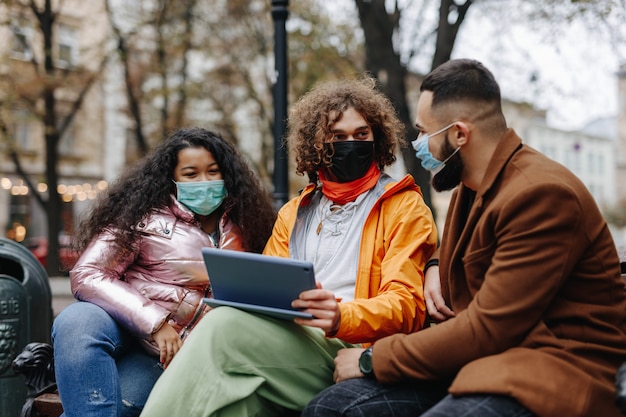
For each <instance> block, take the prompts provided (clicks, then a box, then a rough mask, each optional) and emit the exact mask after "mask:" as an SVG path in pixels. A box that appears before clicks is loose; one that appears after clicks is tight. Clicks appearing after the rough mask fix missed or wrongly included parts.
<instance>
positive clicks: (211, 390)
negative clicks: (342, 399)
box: [141, 307, 354, 417]
mask: <svg viewBox="0 0 626 417" xmlns="http://www.w3.org/2000/svg"><path fill="white" fill-rule="evenodd" d="M353 346H354V345H351V344H349V343H346V342H343V341H341V340H339V339H329V338H326V337H325V336H324V332H323V331H322V330H320V329H317V328H312V327H307V326H299V325H297V324H294V323H292V322H290V321H287V320H279V319H273V318H269V317H266V316H262V315H253V314H249V313H245V312H243V311H240V310H236V309H233V308H230V307H218V308H216V309H214V310H212V311H211V312H210V313H209V314H207V315H206V316H205V317H204V318H203V319H202V320H201V321H200V323H198V325H197V326H196V327H195V328H194V330H193V331H192V332H191V334H190V336H189V337H188V338H187V340H186V341H185V344H184V345H183V348H182V349H181V350H180V351H179V352H178V354H177V355H176V356H175V358H174V360H173V361H172V363H171V364H170V366H169V367H168V368H167V369H166V370H165V372H164V373H163V375H162V376H161V377H160V378H159V380H158V381H157V383H156V385H155V386H154V388H153V389H152V392H151V394H150V397H149V399H148V402H147V404H146V406H145V407H144V409H143V412H142V414H141V416H142V417H161V416H162V417H172V416H185V417H209V416H211V417H245V416H268V417H269V416H272V417H273V416H278V415H280V414H281V411H285V409H290V410H302V409H303V408H304V406H305V405H306V404H307V403H308V402H309V401H310V400H311V399H312V398H313V396H315V395H316V394H317V393H318V392H320V391H321V390H322V389H324V388H326V387H328V386H330V385H331V384H333V371H334V363H333V360H334V358H335V355H336V352H337V351H338V350H339V349H342V348H345V347H353Z"/></svg>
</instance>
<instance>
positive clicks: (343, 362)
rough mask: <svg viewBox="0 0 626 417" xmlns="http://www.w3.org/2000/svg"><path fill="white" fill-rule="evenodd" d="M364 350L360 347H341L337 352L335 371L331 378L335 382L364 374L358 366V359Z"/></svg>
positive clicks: (361, 376) (360, 376)
mask: <svg viewBox="0 0 626 417" xmlns="http://www.w3.org/2000/svg"><path fill="white" fill-rule="evenodd" d="M364 350H365V349H362V348H350V349H341V350H340V351H338V352H337V357H335V373H334V374H333V379H334V381H335V382H336V383H337V382H341V381H345V380H346V379H350V378H363V377H364V376H365V375H363V373H362V372H361V368H360V367H359V359H360V358H361V353H363V351H364Z"/></svg>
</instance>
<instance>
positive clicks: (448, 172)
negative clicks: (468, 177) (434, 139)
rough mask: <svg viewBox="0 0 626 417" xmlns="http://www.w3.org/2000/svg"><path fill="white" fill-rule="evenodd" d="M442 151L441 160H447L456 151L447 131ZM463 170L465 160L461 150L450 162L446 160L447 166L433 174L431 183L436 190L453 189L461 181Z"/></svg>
mask: <svg viewBox="0 0 626 417" xmlns="http://www.w3.org/2000/svg"><path fill="white" fill-rule="evenodd" d="M442 151H443V158H442V159H441V160H445V159H446V158H447V157H449V156H450V155H452V152H454V151H455V149H454V148H453V147H452V146H451V145H450V144H449V143H448V134H447V133H446V140H445V142H444V143H443V149H442ZM462 172H463V160H462V159H461V154H460V152H457V153H456V154H455V155H454V156H453V157H452V158H450V160H449V161H448V162H446V166H445V167H443V169H442V170H441V171H439V172H438V173H437V174H435V176H433V180H432V182H431V185H432V186H433V188H434V189H435V191H438V192H441V191H448V190H451V189H453V188H454V187H456V186H457V185H459V183H460V182H461V174H462Z"/></svg>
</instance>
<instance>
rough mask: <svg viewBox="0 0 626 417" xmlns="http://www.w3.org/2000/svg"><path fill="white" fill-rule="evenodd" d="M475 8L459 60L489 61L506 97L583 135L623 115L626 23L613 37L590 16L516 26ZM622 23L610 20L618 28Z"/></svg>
mask: <svg viewBox="0 0 626 417" xmlns="http://www.w3.org/2000/svg"><path fill="white" fill-rule="evenodd" d="M520 1H521V0H520ZM474 7H475V6H472V7H471V8H470V13H472V14H470V13H468V18H467V19H466V21H465V23H464V26H463V27H462V29H461V31H460V33H459V39H458V41H457V44H456V46H455V50H454V52H453V58H455V57H474V58H476V59H478V60H481V61H483V62H484V63H485V65H487V66H488V67H489V68H490V69H492V71H493V72H494V74H495V76H496V78H498V80H499V82H500V85H501V88H502V92H503V95H505V96H507V98H511V99H517V100H522V101H528V102H532V103H534V104H535V105H536V106H537V107H539V108H541V109H545V110H547V112H548V114H547V117H548V124H550V125H552V126H554V127H558V128H561V129H564V130H575V129H580V128H582V127H584V126H585V125H586V124H588V123H589V122H592V121H593V120H595V119H598V118H602V117H610V116H615V115H616V114H617V111H618V94H617V75H616V73H617V71H618V70H619V66H620V64H625V63H626V24H625V23H624V22H625V20H621V22H622V23H621V24H620V25H614V26H613V28H614V29H615V31H613V32H612V33H609V32H608V31H606V30H604V29H600V28H601V27H606V26H602V25H601V24H600V22H597V21H594V19H593V18H592V17H590V16H587V17H581V18H579V19H575V20H573V21H571V22H568V23H566V22H560V23H555V24H548V23H546V22H541V21H535V22H529V21H518V22H516V21H514V19H508V18H507V17H506V15H504V16H502V17H501V18H499V19H493V16H492V15H491V14H490V13H491V12H492V11H491V12H490V11H489V10H484V8H481V7H476V8H474ZM621 12H622V14H621V17H622V18H624V14H623V9H622V10H621ZM617 18H618V16H617V15H613V16H611V17H610V18H609V19H611V22H613V23H615V20H614V19H617ZM494 29H495V31H494ZM616 31H621V33H616ZM611 37H613V38H611ZM620 39H622V40H621V41H620ZM533 79H534V81H531V80H533Z"/></svg>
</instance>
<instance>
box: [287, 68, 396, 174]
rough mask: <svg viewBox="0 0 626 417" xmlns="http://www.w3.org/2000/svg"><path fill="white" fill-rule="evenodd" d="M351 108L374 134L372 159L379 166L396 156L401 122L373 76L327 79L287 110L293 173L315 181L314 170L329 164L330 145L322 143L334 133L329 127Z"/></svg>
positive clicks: (288, 138)
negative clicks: (293, 153)
mask: <svg viewBox="0 0 626 417" xmlns="http://www.w3.org/2000/svg"><path fill="white" fill-rule="evenodd" d="M349 108H353V109H354V110H356V111H357V112H358V113H359V114H360V115H361V116H362V117H363V118H364V119H365V121H366V122H367V124H368V125H369V126H370V128H371V129H372V133H373V135H374V160H375V161H376V163H377V164H378V167H379V168H380V169H381V170H382V169H383V168H384V167H386V166H389V165H391V164H392V163H394V162H395V160H396V155H395V148H396V145H398V144H399V143H401V140H402V138H403V137H404V125H403V123H402V122H401V121H400V119H399V118H398V116H397V115H396V111H395V109H394V107H393V104H392V103H391V101H390V100H389V98H388V97H387V96H386V95H385V94H383V93H382V92H380V91H379V90H378V89H377V85H376V80H375V79H374V78H372V77H369V76H364V77H362V78H360V79H348V80H339V81H328V82H323V83H319V84H316V85H315V86H314V87H313V88H312V89H311V90H309V91H308V92H307V93H306V94H304V95H303V96H302V97H301V98H300V99H299V100H298V102H297V103H295V104H294V105H293V107H292V108H291V110H290V112H289V120H288V128H289V133H288V136H287V141H288V142H289V145H290V147H291V148H292V149H293V150H294V151H295V155H296V173H297V174H298V175H304V174H305V173H306V174H307V175H308V177H309V181H310V182H312V183H317V180H318V174H317V171H318V169H319V168H320V167H323V166H329V165H330V163H331V158H332V156H333V149H332V147H325V146H324V144H325V143H328V142H330V139H331V138H332V137H333V132H332V127H333V125H334V124H335V123H336V122H337V121H338V120H340V119H341V117H342V116H343V113H344V112H345V111H346V110H347V109H349Z"/></svg>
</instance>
